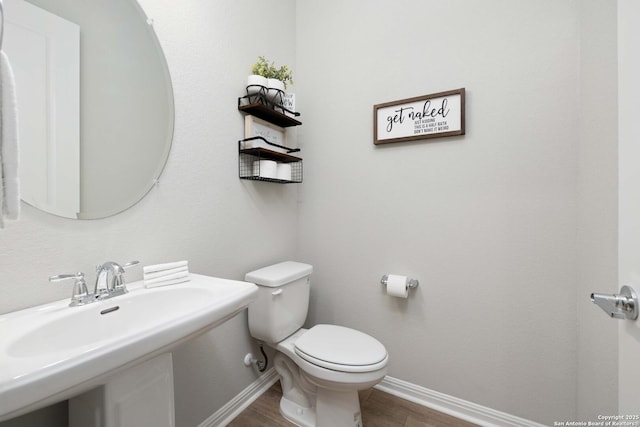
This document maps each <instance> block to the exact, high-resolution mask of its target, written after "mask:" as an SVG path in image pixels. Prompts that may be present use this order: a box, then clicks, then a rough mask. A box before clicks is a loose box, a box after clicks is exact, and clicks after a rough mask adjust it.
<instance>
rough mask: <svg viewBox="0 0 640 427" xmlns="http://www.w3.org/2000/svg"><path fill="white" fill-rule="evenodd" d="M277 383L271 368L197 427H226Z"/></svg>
mask: <svg viewBox="0 0 640 427" xmlns="http://www.w3.org/2000/svg"><path fill="white" fill-rule="evenodd" d="M276 381H278V373H277V372H276V370H275V369H273V368H271V369H269V370H268V371H267V372H265V373H264V374H262V376H260V378H258V379H257V380H255V381H254V382H253V383H251V384H249V386H248V387H247V388H245V389H244V390H242V391H241V392H240V393H239V394H238V395H237V396H236V397H234V398H233V399H231V401H229V402H228V403H227V404H226V405H224V406H223V407H222V408H220V409H218V410H217V411H216V412H215V413H214V414H213V415H211V416H210V417H209V418H207V419H206V420H204V421H203V422H202V423H200V425H199V426H198V427H218V426H226V425H227V424H229V423H230V422H231V421H232V420H233V419H234V418H235V417H237V416H238V415H239V414H240V413H241V412H242V411H244V410H245V409H246V408H247V407H248V406H249V405H251V404H252V403H253V402H254V401H255V400H256V399H257V398H258V397H260V396H261V395H262V393H264V392H265V391H267V390H269V388H270V387H271V386H272V385H273V384H275V383H276Z"/></svg>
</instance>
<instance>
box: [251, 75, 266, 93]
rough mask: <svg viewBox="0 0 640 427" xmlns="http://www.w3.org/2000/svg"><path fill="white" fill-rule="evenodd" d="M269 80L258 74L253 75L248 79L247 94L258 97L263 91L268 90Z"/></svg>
mask: <svg viewBox="0 0 640 427" xmlns="http://www.w3.org/2000/svg"><path fill="white" fill-rule="evenodd" d="M267 84H268V83H267V78H266V77H262V76H259V75H257V74H251V75H250V76H249V77H247V94H248V95H256V94H257V93H259V92H260V91H261V90H262V89H266V88H267Z"/></svg>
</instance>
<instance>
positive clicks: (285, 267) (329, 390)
mask: <svg viewBox="0 0 640 427" xmlns="http://www.w3.org/2000/svg"><path fill="white" fill-rule="evenodd" d="M311 271H312V267H311V266H310V265H308V264H302V263H296V262H292V261H288V262H285V263H280V264H276V265H273V266H269V267H265V268H263V269H260V270H256V271H254V272H251V273H247V275H246V276H245V280H247V281H250V282H254V283H256V285H258V287H259V295H258V299H257V300H256V301H255V302H253V303H252V304H251V305H249V330H250V332H251V335H252V336H253V337H254V338H256V339H258V340H259V341H261V342H262V343H264V344H266V345H268V346H270V347H272V348H273V349H275V350H276V355H275V357H274V366H275V369H276V371H277V372H278V375H279V376H280V381H281V383H282V391H283V396H282V399H281V400H280V412H281V413H282V415H283V416H284V417H285V418H287V419H288V420H290V421H291V422H293V423H295V424H297V425H300V426H304V427H314V426H317V427H362V415H361V412H360V402H359V398H358V391H359V390H364V389H367V388H369V387H372V386H373V385H375V384H377V383H379V382H380V381H381V380H382V379H383V378H384V376H385V375H386V372H387V363H388V359H389V356H388V354H387V351H386V349H385V347H384V345H382V343H380V342H379V341H378V340H376V339H375V338H373V337H371V336H370V335H367V334H365V333H363V332H360V331H357V330H355V329H351V328H347V327H344V326H337V325H326V324H320V325H316V326H313V327H312V328H310V329H303V328H302V324H303V323H304V320H305V319H306V316H307V308H308V302H309V286H310V279H309V276H310V274H311Z"/></svg>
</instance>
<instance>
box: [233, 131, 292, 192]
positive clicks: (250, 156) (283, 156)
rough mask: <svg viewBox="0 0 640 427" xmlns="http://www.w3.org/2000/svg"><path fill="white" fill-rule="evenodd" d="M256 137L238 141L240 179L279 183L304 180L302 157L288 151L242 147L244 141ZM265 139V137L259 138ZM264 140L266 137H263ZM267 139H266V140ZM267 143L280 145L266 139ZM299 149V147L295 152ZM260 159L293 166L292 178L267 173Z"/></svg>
mask: <svg viewBox="0 0 640 427" xmlns="http://www.w3.org/2000/svg"><path fill="white" fill-rule="evenodd" d="M251 139H255V138H247V139H243V140H240V141H238V170H239V177H240V179H250V180H254V181H266V182H276V183H279V184H292V183H301V182H302V159H301V158H300V157H296V156H292V155H291V154H288V153H280V152H277V151H273V150H269V149H266V148H262V147H257V148H244V149H243V148H242V143H243V142H245V141H247V140H251ZM259 139H263V138H259ZM263 140H264V139H263ZM265 141H266V140H265ZM266 142H267V144H270V145H274V146H276V147H280V146H278V145H276V144H272V143H270V142H268V141H266ZM297 151H299V150H298V149H296V150H294V152H297ZM260 160H272V161H275V162H277V163H285V164H288V165H289V166H290V168H291V177H290V179H281V178H278V177H277V175H273V174H269V175H268V174H266V173H265V171H264V170H261V163H260Z"/></svg>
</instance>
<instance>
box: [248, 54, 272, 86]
mask: <svg viewBox="0 0 640 427" xmlns="http://www.w3.org/2000/svg"><path fill="white" fill-rule="evenodd" d="M272 67H273V66H272V64H269V62H268V61H267V60H266V59H265V58H264V56H260V57H258V62H256V63H255V64H253V66H252V67H251V72H252V73H253V74H251V75H249V77H247V94H248V95H256V94H258V93H260V92H261V91H262V90H263V89H264V90H266V89H267V87H268V81H267V78H268V77H269V76H271V74H272V71H271V68H272Z"/></svg>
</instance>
